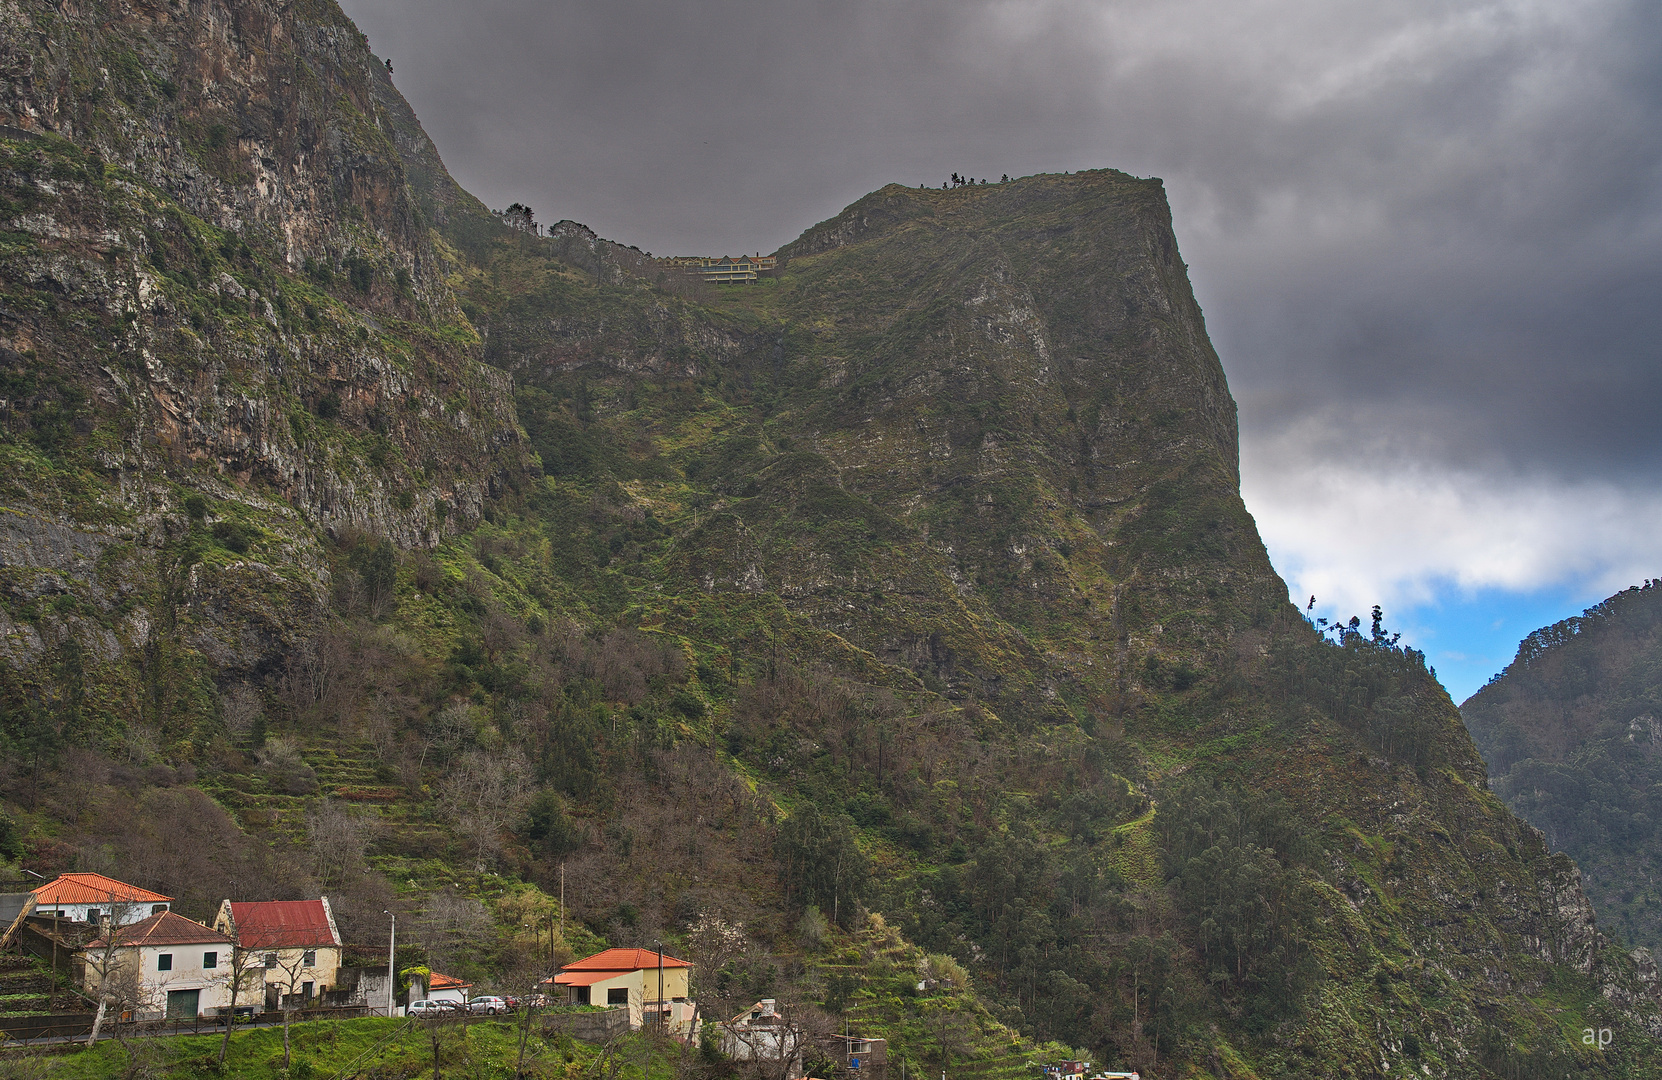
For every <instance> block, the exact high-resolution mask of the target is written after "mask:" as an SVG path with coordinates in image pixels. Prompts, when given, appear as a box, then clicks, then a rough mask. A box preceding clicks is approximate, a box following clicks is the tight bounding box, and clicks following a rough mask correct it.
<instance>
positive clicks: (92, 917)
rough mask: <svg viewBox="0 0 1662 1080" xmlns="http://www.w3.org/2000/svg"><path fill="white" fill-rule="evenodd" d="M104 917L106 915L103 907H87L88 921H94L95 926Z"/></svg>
mask: <svg viewBox="0 0 1662 1080" xmlns="http://www.w3.org/2000/svg"><path fill="white" fill-rule="evenodd" d="M103 917H104V909H103V908H95V907H89V908H87V922H89V923H92V924H93V925H94V926H97V925H98V922H99V920H100V919H102V918H103Z"/></svg>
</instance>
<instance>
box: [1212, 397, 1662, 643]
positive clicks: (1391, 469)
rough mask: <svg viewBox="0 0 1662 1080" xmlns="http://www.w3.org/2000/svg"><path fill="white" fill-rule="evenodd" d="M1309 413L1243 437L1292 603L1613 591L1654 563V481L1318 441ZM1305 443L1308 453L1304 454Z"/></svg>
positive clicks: (1245, 475) (1397, 602)
mask: <svg viewBox="0 0 1662 1080" xmlns="http://www.w3.org/2000/svg"><path fill="white" fill-rule="evenodd" d="M1311 427H1313V425H1307V426H1306V428H1305V429H1304V430H1302V431H1299V432H1293V433H1289V434H1286V435H1283V436H1280V437H1277V438H1273V439H1268V440H1256V439H1251V438H1248V439H1247V440H1246V441H1245V443H1244V445H1243V447H1242V451H1243V453H1242V491H1243V494H1244V496H1245V498H1246V503H1247V508H1248V509H1249V510H1251V511H1252V514H1253V516H1254V517H1255V518H1256V519H1257V521H1258V528H1259V531H1260V532H1261V533H1262V535H1263V537H1264V542H1265V544H1266V545H1267V546H1268V548H1269V550H1270V555H1271V558H1272V559H1273V560H1274V562H1275V565H1276V568H1277V569H1278V570H1279V571H1280V572H1281V574H1282V576H1283V577H1284V578H1286V579H1287V584H1288V588H1289V590H1290V592H1291V594H1292V596H1293V597H1294V598H1295V600H1297V601H1298V602H1299V606H1300V607H1303V606H1304V601H1305V600H1306V598H1308V597H1309V596H1311V595H1312V594H1314V595H1315V596H1316V597H1317V601H1318V610H1321V611H1326V612H1337V613H1342V614H1345V615H1348V614H1353V613H1355V614H1362V615H1363V616H1364V617H1366V613H1367V611H1368V609H1369V607H1371V606H1372V605H1373V604H1376V603H1377V604H1381V605H1383V606H1384V607H1385V609H1386V610H1387V611H1388V612H1389V611H1391V610H1401V609H1403V608H1414V607H1419V606H1422V605H1426V604H1432V603H1435V602H1437V601H1438V600H1439V599H1441V598H1446V597H1448V595H1449V593H1450V591H1451V590H1453V591H1457V592H1459V593H1461V594H1467V595H1469V594H1470V593H1472V592H1475V591H1477V590H1481V589H1491V588H1493V589H1503V590H1508V591H1513V592H1520V593H1522V592H1530V591H1534V590H1538V589H1543V588H1550V587H1558V586H1571V587H1575V588H1577V589H1579V590H1583V591H1586V592H1589V593H1596V594H1598V595H1606V594H1609V593H1613V592H1615V591H1617V590H1618V589H1623V588H1626V587H1627V586H1629V585H1633V584H1636V583H1638V582H1640V581H1642V580H1644V579H1646V578H1650V577H1655V576H1658V574H1659V573H1662V543H1659V538H1662V488H1657V487H1650V488H1638V487H1633V488H1624V487H1621V486H1619V485H1617V484H1615V483H1610V482H1604V481H1592V480H1562V479H1555V478H1551V477H1545V476H1520V475H1509V474H1505V473H1503V472H1499V471H1485V470H1482V469H1477V468H1467V469H1451V468H1449V467H1448V466H1447V465H1446V464H1442V463H1438V462H1435V461H1417V460H1415V459H1413V458H1411V457H1407V456H1402V455H1394V454H1385V453H1382V454H1380V455H1379V456H1377V457H1375V456H1370V455H1367V454H1344V455H1335V454H1331V453H1327V454H1324V453H1321V452H1320V450H1321V449H1322V448H1324V444H1325V447H1326V448H1327V449H1329V450H1330V449H1331V445H1332V444H1331V443H1330V442H1329V441H1328V440H1326V439H1324V438H1322V437H1321V433H1320V432H1319V431H1314V430H1311ZM1312 451H1316V452H1312Z"/></svg>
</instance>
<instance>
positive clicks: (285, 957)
mask: <svg viewBox="0 0 1662 1080" xmlns="http://www.w3.org/2000/svg"><path fill="white" fill-rule="evenodd" d="M306 954H307V950H305V949H298V948H296V949H267V950H265V957H266V964H265V968H266V970H267V971H270V970H272V969H273V968H275V969H276V971H277V989H278V994H277V1008H278V1009H279V1010H280V1011H281V1012H282V1014H283V1068H284V1069H285V1070H286V1069H288V1067H289V1024H290V1023H292V1022H293V1019H294V1010H295V1000H294V999H295V998H296V997H298V996H299V987H300V983H301V978H300V976H301V975H302V974H304V973H305V971H306V968H307V966H308V965H307V963H306Z"/></svg>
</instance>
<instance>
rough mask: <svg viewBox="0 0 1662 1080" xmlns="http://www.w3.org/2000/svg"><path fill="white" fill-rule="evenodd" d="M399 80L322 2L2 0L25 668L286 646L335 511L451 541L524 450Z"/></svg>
mask: <svg viewBox="0 0 1662 1080" xmlns="http://www.w3.org/2000/svg"><path fill="white" fill-rule="evenodd" d="M386 78H387V73H386V71H385V69H384V68H382V67H381V66H380V65H379V64H378V63H377V62H376V61H375V59H374V58H373V57H372V56H371V55H370V54H369V52H368V50H367V48H366V47H365V44H364V41H363V37H362V35H361V34H360V33H359V32H358V31H357V30H356V29H355V28H354V27H352V25H351V24H350V23H349V22H348V21H347V20H346V19H345V17H344V16H343V15H342V14H341V13H340V11H339V9H338V8H337V7H336V6H335V5H334V4H332V3H295V4H288V3H197V4H188V5H187V4H178V3H156V4H128V3H121V4H114V3H111V4H75V3H69V4H47V3H17V2H7V3H5V4H3V5H0V197H3V200H4V201H3V202H0V218H3V219H4V221H3V227H4V229H5V230H6V231H5V232H4V234H3V236H0V278H3V281H4V290H5V291H4V296H3V298H0V377H3V378H4V380H5V390H4V403H3V409H4V418H3V419H4V427H5V439H4V453H5V455H6V459H7V462H6V470H5V471H6V485H7V489H6V492H5V502H6V506H7V509H8V511H9V512H8V513H7V514H6V516H5V525H4V529H5V530H6V537H7V540H6V548H7V550H8V553H9V555H10V556H11V557H8V558H7V559H6V561H5V566H4V575H5V579H6V580H5V586H6V590H5V591H6V596H7V601H8V603H7V605H6V608H7V610H6V613H5V615H4V616H3V617H4V619H5V620H6V625H5V627H4V628H3V629H4V631H5V633H4V635H3V637H4V642H5V645H4V648H5V649H6V650H7V652H8V655H9V656H10V658H11V659H12V660H13V661H14V662H15V663H17V664H20V665H23V666H24V667H26V668H27V667H29V666H35V665H38V664H40V663H42V662H46V661H50V660H51V659H52V657H53V656H55V655H56V652H57V651H58V650H59V649H61V647H62V646H63V645H64V643H65V642H69V641H85V642H88V643H90V644H91V648H90V651H89V655H90V656H91V657H94V658H95V659H96V662H97V663H99V664H103V665H113V666H112V667H111V669H110V670H109V671H108V672H106V673H105V674H107V676H108V677H109V679H110V680H111V681H113V682H114V683H115V684H118V685H124V686H125V690H124V691H122V693H126V694H132V693H136V692H137V690H136V682H135V680H137V681H143V679H142V678H141V677H140V676H139V675H137V674H135V672H136V671H137V669H138V667H142V666H143V665H137V666H135V664H136V661H135V658H136V657H138V656H141V655H144V654H145V652H146V650H150V651H152V652H154V651H155V650H156V649H158V648H161V647H162V646H161V645H160V644H159V643H157V642H156V641H155V636H156V635H157V634H158V633H166V634H168V635H169V636H172V637H176V638H177V639H178V641H179V642H180V643H181V644H182V645H183V647H184V648H185V651H186V653H187V654H189V656H191V657H193V658H194V659H192V660H191V663H192V664H197V663H198V662H199V661H201V660H207V661H209V662H210V663H211V664H212V665H215V666H220V667H223V668H225V669H226V670H223V671H220V672H219V674H218V676H216V677H219V678H224V677H228V676H229V675H230V674H233V673H235V672H236V671H245V670H249V669H253V668H259V667H262V666H266V665H269V664H271V663H273V662H277V661H280V659H281V651H282V649H283V647H284V645H285V644H286V643H288V642H289V641H290V640H291V639H292V638H293V637H294V635H295V633H296V628H297V627H304V626H305V625H307V624H308V623H309V621H310V620H312V619H313V618H314V617H315V616H316V615H317V614H318V612H319V611H320V610H321V604H322V601H323V600H324V599H325V598H326V595H327V591H328V587H329V586H328V577H329V576H328V572H327V567H326V563H325V560H324V557H323V554H322V551H321V549H320V548H319V546H318V536H319V534H318V533H317V532H316V530H317V529H319V528H321V529H323V530H325V531H327V532H328V533H331V534H336V535H339V534H342V533H344V532H350V531H354V530H358V531H364V532H368V533H373V534H376V535H379V536H384V537H388V538H390V539H391V540H392V541H393V542H395V543H397V544H399V545H402V546H406V547H408V546H415V545H426V544H431V543H434V542H435V541H436V540H437V539H438V537H439V536H441V535H442V534H443V533H445V532H446V531H449V530H454V529H456V528H464V527H466V526H467V524H468V523H469V522H471V521H473V520H476V519H477V517H478V515H479V513H480V511H481V508H482V506H483V504H484V501H485V500H486V499H487V498H488V497H489V496H490V495H491V494H492V492H493V491H495V490H499V489H500V488H501V485H502V484H503V483H504V482H512V480H513V478H515V477H517V476H518V475H520V473H521V471H522V469H523V465H524V455H523V450H522V449H521V443H520V439H521V436H520V434H519V431H518V428H517V425H516V423H515V420H514V415H513V408H512V402H511V391H510V384H509V382H508V380H507V379H506V378H504V377H503V376H501V375H500V374H499V373H497V372H495V371H494V370H492V369H491V368H489V367H486V366H484V365H482V364H480V363H479V362H478V359H477V358H478V346H477V339H476V337H475V335H474V334H473V332H472V330H471V328H470V327H469V326H468V324H467V321H466V319H465V318H463V316H462V315H461V313H460V310H459V308H458V307H457V305H456V301H455V298H454V295H453V294H452V293H451V291H450V290H449V288H448V287H447V286H446V285H445V284H444V282H443V281H442V280H441V279H440V277H439V275H438V272H437V267H436V260H435V258H434V256H433V252H432V247H431V242H430V239H429V234H428V230H427V228H426V226H425V225H424V224H423V222H422V221H421V219H420V216H419V215H418V213H417V211H416V209H415V206H414V200H413V197H412V195H411V193H410V191H409V188H408V185H407V183H406V181H405V171H404V166H403V162H402V160H401V159H400V157H399V156H398V154H397V152H396V150H395V149H394V147H393V146H392V144H391V142H389V141H388V139H387V138H386V137H385V136H384V135H383V134H382V128H383V126H384V120H383V118H382V115H381V112H380V110H379V108H378V106H377V105H376V102H375V91H374V85H373V84H374V83H375V82H376V81H377V80H380V81H383V82H384V81H385V79H386ZM182 559H183V560H185V561H184V562H181V560H182ZM170 575H171V577H170ZM172 577H177V578H178V581H177V582H175V583H173V584H167V585H163V584H159V583H160V582H162V581H163V580H164V579H165V580H168V581H171V580H172ZM159 608H165V609H166V610H167V612H168V613H167V614H166V615H165V616H162V615H159V614H158V610H159ZM167 647H168V648H171V647H172V643H169V644H168V646H167ZM151 666H152V668H153V667H154V665H151ZM118 669H124V670H125V674H120V673H119V670H118ZM200 673H201V674H202V675H203V677H204V678H206V677H207V674H206V671H205V669H204V670H203V671H202V672H200ZM210 697H211V695H210ZM118 700H119V695H118V696H117V698H115V699H112V700H111V701H109V702H107V703H106V704H107V705H108V706H110V707H115V706H116V704H117V701H118ZM106 715H108V714H106Z"/></svg>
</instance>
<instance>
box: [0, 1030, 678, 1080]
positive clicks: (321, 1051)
mask: <svg viewBox="0 0 1662 1080" xmlns="http://www.w3.org/2000/svg"><path fill="white" fill-rule="evenodd" d="M221 1037H222V1036H219V1035H180V1036H170V1037H164V1038H143V1039H132V1040H128V1041H127V1042H126V1043H122V1042H118V1041H116V1040H114V1039H110V1040H108V1041H101V1042H100V1043H99V1044H98V1045H97V1046H95V1047H93V1048H92V1049H91V1050H84V1049H83V1050H76V1051H74V1052H72V1053H69V1054H63V1055H59V1054H54V1055H51V1056H46V1057H42V1058H39V1059H36V1060H35V1062H34V1063H35V1064H37V1065H38V1066H43V1067H44V1069H43V1071H41V1072H40V1073H39V1074H38V1075H40V1076H42V1077H49V1078H51V1080H82V1078H85V1080H95V1078H96V1080H106V1078H118V1077H120V1078H127V1077H131V1078H134V1080H137V1078H140V1077H143V1078H146V1080H150V1078H156V1080H159V1078H163V1077H167V1078H173V1077H178V1078H190V1077H222V1076H228V1077H239V1078H242V1077H247V1078H252V1080H264V1078H267V1077H269V1078H273V1080H283V1078H288V1080H328V1078H331V1077H336V1076H341V1077H349V1076H350V1077H359V1078H361V1080H403V1078H406V1077H427V1076H432V1075H433V1058H434V1050H435V1044H436V1047H437V1052H438V1059H439V1070H438V1072H439V1075H440V1076H441V1077H443V1078H444V1080H497V1078H503V1080H508V1078H512V1077H513V1075H514V1062H515V1059H516V1057H517V1055H518V1053H519V1027H518V1025H517V1024H516V1023H515V1022H514V1021H512V1020H502V1021H478V1022H476V1023H471V1024H468V1025H465V1026H463V1025H460V1024H456V1023H444V1024H438V1025H430V1024H428V1023H426V1022H416V1023H410V1022H408V1021H405V1020H388V1019H385V1018H381V1017H376V1018H368V1019H361V1020H318V1021H313V1022H310V1023H304V1024H296V1025H294V1027H293V1028H292V1029H291V1031H290V1038H291V1043H292V1045H293V1061H292V1064H291V1066H290V1067H289V1069H288V1070H287V1072H285V1071H284V1069H283V1032H282V1029H281V1028H253V1029H249V1030H246V1031H239V1032H237V1033H236V1034H234V1035H232V1036H231V1049H230V1053H229V1054H228V1055H227V1056H226V1059H225V1064H224V1065H223V1066H221V1065H220V1064H219V1062H218V1060H217V1057H218V1054H219V1044H220V1039H221ZM649 1049H651V1047H650V1046H649V1044H648V1042H647V1040H645V1039H642V1038H640V1037H639V1036H631V1037H630V1038H628V1039H625V1040H622V1042H621V1045H620V1046H619V1047H618V1048H617V1050H616V1051H615V1057H614V1058H613V1059H612V1061H611V1062H609V1063H607V1064H608V1067H606V1068H604V1069H603V1070H602V1071H604V1072H605V1073H606V1074H607V1076H608V1078H609V1080H610V1078H611V1076H612V1074H613V1068H616V1070H617V1071H616V1080H647V1078H646V1077H645V1076H644V1075H643V1073H644V1069H645V1066H646V1064H647V1054H648V1051H649ZM678 1052H679V1047H678V1046H676V1045H674V1044H669V1045H668V1046H667V1047H665V1048H662V1049H658V1050H657V1051H656V1052H654V1053H653V1054H652V1063H651V1065H652V1078H653V1080H670V1077H671V1075H672V1073H673V1067H672V1064H671V1059H670V1057H669V1055H673V1054H675V1053H678ZM601 1053H602V1051H601V1050H600V1049H599V1048H597V1047H594V1046H591V1045H588V1044H586V1043H581V1042H577V1041H576V1040H574V1039H571V1038H570V1037H568V1036H562V1035H554V1036H550V1037H549V1038H546V1039H544V1038H542V1037H541V1036H540V1035H537V1034H532V1035H531V1037H530V1040H529V1042H528V1043H527V1044H526V1048H525V1065H524V1075H525V1076H527V1077H537V1078H544V1080H549V1078H556V1077H557V1078H560V1080H577V1078H578V1077H580V1076H582V1075H583V1073H584V1072H586V1071H591V1070H590V1069H589V1066H590V1065H592V1064H595V1059H596V1058H597V1057H598V1056H600V1055H601ZM19 1067H21V1068H23V1069H25V1071H23V1072H20V1073H19V1074H18V1075H23V1076H30V1077H31V1078H32V1077H34V1076H35V1075H37V1074H36V1073H35V1072H33V1071H29V1070H28V1066H27V1065H25V1064H24V1061H22V1060H20V1059H18V1058H16V1057H12V1056H10V1055H8V1056H7V1057H5V1058H0V1076H9V1075H12V1074H11V1072H10V1071H8V1068H19Z"/></svg>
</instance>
